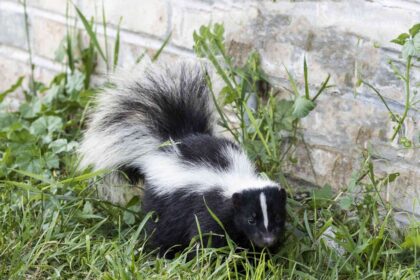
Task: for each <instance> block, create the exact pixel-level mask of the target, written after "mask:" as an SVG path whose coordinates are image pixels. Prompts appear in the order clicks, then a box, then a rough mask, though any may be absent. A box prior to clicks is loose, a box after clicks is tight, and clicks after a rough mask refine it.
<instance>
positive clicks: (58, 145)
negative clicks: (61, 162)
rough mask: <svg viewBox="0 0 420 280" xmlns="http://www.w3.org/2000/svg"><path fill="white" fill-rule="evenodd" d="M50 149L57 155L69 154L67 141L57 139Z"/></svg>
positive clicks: (49, 146) (50, 145)
mask: <svg viewBox="0 0 420 280" xmlns="http://www.w3.org/2000/svg"><path fill="white" fill-rule="evenodd" d="M48 148H49V149H51V150H52V152H53V153H56V154H59V153H62V152H67V139H57V140H55V141H53V142H51V143H50V144H49V145H48Z"/></svg>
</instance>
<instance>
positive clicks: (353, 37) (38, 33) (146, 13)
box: [0, 0, 420, 213]
mask: <svg viewBox="0 0 420 280" xmlns="http://www.w3.org/2000/svg"><path fill="white" fill-rule="evenodd" d="M66 3H67V1H64V0H30V1H28V4H29V8H28V12H29V19H30V30H31V42H32V48H33V51H34V63H35V64H36V66H37V67H36V72H35V75H36V76H37V78H41V79H48V78H49V77H51V75H52V74H53V73H54V71H59V69H60V67H59V66H58V67H57V66H56V65H55V64H53V62H52V60H53V59H54V56H55V55H54V52H55V49H56V48H57V46H58V44H59V43H60V40H61V38H62V37H63V36H64V33H65V24H66V18H65V14H66ZM75 3H76V4H77V5H78V6H79V7H80V8H81V10H82V11H83V13H84V14H85V15H86V17H88V18H90V17H91V16H94V17H95V21H96V22H97V23H98V24H99V25H98V29H97V30H98V33H99V34H98V39H99V41H100V43H101V44H102V45H103V42H104V37H103V31H102V26H101V25H100V22H101V21H102V18H101V17H102V1H99V0H95V1H93V0H92V1H91V0H78V1H75ZM104 10H105V12H106V15H107V22H108V23H109V27H108V35H109V42H108V43H109V49H110V52H112V51H111V50H112V49H113V43H114V40H115V33H116V26H117V24H118V22H119V20H120V16H123V21H122V25H121V26H122V33H121V48H120V49H121V51H120V63H119V65H120V66H130V65H133V63H134V61H135V60H136V59H137V58H138V57H139V56H140V55H141V54H142V53H143V52H144V51H145V52H146V54H148V55H149V56H152V55H153V54H154V53H155V52H156V51H157V49H158V48H159V47H160V45H161V43H162V42H163V40H164V39H165V38H166V36H167V34H169V32H171V31H172V37H171V41H170V43H169V45H168V46H167V48H166V49H165V50H164V52H163V53H162V56H161V58H162V59H163V60H165V61H168V62H169V63H171V62H173V61H174V59H176V58H179V57H191V56H192V50H191V47H192V45H193V38H192V33H193V31H194V30H197V29H198V28H199V27H200V26H201V25H203V24H208V23H215V22H221V23H224V25H225V29H226V38H227V41H228V47H227V49H228V50H229V52H230V53H231V54H233V55H234V56H235V57H237V62H238V63H243V62H244V61H245V59H246V56H247V54H248V53H249V51H251V50H257V51H258V52H259V53H260V54H261V58H262V65H263V69H264V71H265V72H266V73H267V74H268V76H269V78H270V79H271V81H272V83H273V84H274V85H276V86H278V87H279V88H280V89H284V87H289V85H288V82H287V73H286V71H285V69H284V65H285V66H287V68H288V70H289V71H290V72H291V73H292V74H293V75H294V76H295V77H296V79H297V80H298V81H303V67H302V66H303V59H304V57H305V56H306V58H307V61H308V65H309V80H310V82H311V89H312V90H316V89H317V87H318V85H319V84H320V83H321V82H322V81H323V80H324V78H325V77H326V75H327V74H328V73H329V74H331V82H332V83H333V84H335V85H336V87H335V88H334V89H330V90H329V91H328V92H327V93H326V94H325V95H324V96H321V97H320V98H319V99H318V101H317V104H318V106H317V108H316V110H315V111H313V112H312V113H311V114H310V115H309V116H308V117H307V118H306V119H305V120H304V121H303V122H302V128H303V130H302V132H303V136H304V139H305V141H306V143H307V148H305V147H304V146H303V145H302V146H299V147H298V149H297V151H296V156H297V159H298V164H297V165H293V166H292V165H291V166H287V168H286V170H287V171H288V172H289V173H290V174H291V175H292V176H294V177H296V178H297V179H298V180H299V179H304V181H306V183H308V184H309V185H310V184H316V185H323V184H325V183H329V184H331V185H332V186H333V187H334V188H335V189H337V190H338V189H339V188H342V187H344V186H346V184H347V183H348V181H349V178H350V175H351V173H352V172H353V171H354V170H357V169H358V168H359V167H360V162H361V160H362V158H361V153H362V150H363V149H365V148H367V147H370V148H371V150H372V153H373V157H374V158H375V166H376V171H377V173H378V174H385V173H386V172H400V174H401V176H400V178H399V179H398V180H396V181H395V182H394V183H393V184H391V185H390V186H387V188H386V189H384V191H385V192H384V195H385V198H387V199H389V200H391V201H392V202H393V204H394V205H395V207H397V208H399V209H402V210H406V211H414V212H417V213H420V209H419V205H420V202H419V201H418V200H419V199H420V193H419V192H420V149H418V148H416V149H403V148H402V147H401V146H399V145H397V144H396V143H390V141H389V138H390V136H391V133H392V123H391V122H390V119H389V115H388V113H387V111H386V108H385V107H384V105H383V104H382V103H381V101H380V100H379V98H378V96H377V95H376V94H375V93H374V92H372V91H371V90H370V89H368V88H367V87H366V86H363V87H359V88H355V81H356V72H358V73H359V74H361V75H362V76H363V78H364V79H365V80H367V81H369V82H370V83H371V84H373V85H374V86H375V87H377V88H378V89H379V90H380V91H381V93H382V95H383V96H385V97H386V98H387V100H389V102H390V106H391V108H392V110H394V111H397V112H400V113H401V112H402V109H403V105H404V102H405V100H404V98H405V96H404V90H403V85H402V83H401V81H400V80H398V79H397V78H395V76H394V75H393V72H392V69H391V67H390V66H389V64H388V61H393V62H394V63H395V65H396V66H397V67H402V66H403V65H402V63H401V62H402V60H401V57H400V56H399V48H398V46H396V45H394V44H391V43H390V42H389V41H390V40H392V39H393V38H394V37H396V36H397V35H398V34H400V33H402V32H405V31H406V30H407V29H408V28H409V27H411V26H412V25H413V24H414V23H417V22H418V21H419V20H420V3H419V2H418V1H411V0H371V1H363V0H354V1H346V0H337V1H326V0H325V1H324V0H319V1H310V0H300V1H290V0H277V1H275V2H273V1H269V0H263V1H261V0H220V1H215V0H201V1H200V0H177V1H170V0H142V1H136V0H127V1H113V0H104ZM69 14H70V16H72V15H74V10H72V9H71V8H70V10H69ZM72 21H73V18H71V20H70V22H72ZM23 23H24V18H23V8H22V6H21V5H20V4H18V2H17V1H11V0H3V1H1V2H0V24H1V25H2V30H1V31H0V80H1V81H2V83H0V90H2V89H6V88H8V87H9V86H10V85H11V84H13V82H14V81H15V79H16V78H17V77H18V76H20V75H21V74H28V73H29V67H28V66H27V64H25V63H27V57H25V56H23V55H22V53H21V52H22V50H24V49H25V48H26V38H25V29H24V27H23ZM78 27H79V28H82V25H81V23H80V21H79V23H78ZM84 38H85V39H87V37H86V36H85V37H84ZM5 47H6V48H5ZM13 48H16V52H15V51H13ZM98 66H99V67H98V71H99V72H100V73H104V72H105V71H106V67H105V65H104V63H103V62H102V61H100V62H99V65H98ZM412 78H413V80H414V81H420V70H419V67H416V68H415V69H413V75H412ZM95 79H96V78H95ZM299 86H300V87H301V84H300V85H299ZM216 88H220V85H219V86H216ZM282 94H283V97H284V96H287V92H286V91H283V92H282ZM419 114H420V113H419V112H414V111H412V112H410V114H409V116H408V118H407V120H406V122H405V125H404V129H403V134H404V136H405V137H407V138H408V139H409V140H411V141H412V142H413V143H415V144H416V145H420V124H419V120H420V117H419Z"/></svg>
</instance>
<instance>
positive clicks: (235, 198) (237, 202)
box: [232, 193, 242, 209]
mask: <svg viewBox="0 0 420 280" xmlns="http://www.w3.org/2000/svg"><path fill="white" fill-rule="evenodd" d="M232 204H233V207H234V208H235V209H238V208H239V206H241V204H242V194H241V193H234V194H233V195H232Z"/></svg>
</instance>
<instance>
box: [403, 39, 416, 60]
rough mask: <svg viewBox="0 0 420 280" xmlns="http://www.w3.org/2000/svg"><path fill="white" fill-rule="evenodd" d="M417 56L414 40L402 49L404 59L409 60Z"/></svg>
mask: <svg viewBox="0 0 420 280" xmlns="http://www.w3.org/2000/svg"><path fill="white" fill-rule="evenodd" d="M415 54H416V48H415V47H414V42H413V40H407V41H406V42H405V44H404V45H403V48H402V57H403V58H404V59H408V57H409V56H414V55H415Z"/></svg>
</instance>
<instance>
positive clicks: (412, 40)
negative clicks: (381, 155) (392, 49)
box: [358, 23, 420, 147]
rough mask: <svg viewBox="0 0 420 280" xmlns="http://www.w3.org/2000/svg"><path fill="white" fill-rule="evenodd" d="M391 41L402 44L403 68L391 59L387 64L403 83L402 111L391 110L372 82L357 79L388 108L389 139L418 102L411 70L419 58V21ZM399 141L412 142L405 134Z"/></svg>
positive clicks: (398, 130)
mask: <svg viewBox="0 0 420 280" xmlns="http://www.w3.org/2000/svg"><path fill="white" fill-rule="evenodd" d="M391 42H393V43H395V44H398V45H400V46H402V48H401V56H402V59H403V61H404V64H405V69H404V70H402V69H399V67H397V66H396V65H395V63H393V62H392V61H391V60H390V61H389V64H390V66H391V68H392V70H393V72H394V75H395V76H396V77H397V78H398V79H400V80H401V81H402V82H403V84H404V93H405V102H404V111H403V113H402V115H401V116H400V115H399V114H398V113H396V112H393V111H392V110H391V108H390V106H389V104H388V102H387V101H386V99H385V98H384V97H383V96H382V94H381V93H380V91H379V90H378V89H376V88H375V87H374V86H373V85H372V84H370V83H369V82H366V81H365V80H363V79H362V78H361V79H359V82H358V83H359V84H365V85H366V86H368V87H369V88H370V89H371V90H373V92H375V93H376V94H377V95H378V97H379V98H380V100H381V101H382V103H383V104H384V105H385V107H386V109H387V110H388V112H389V114H390V117H391V121H392V122H393V123H395V125H394V127H393V133H392V136H391V141H394V139H395V137H396V136H397V135H398V134H399V132H400V131H401V129H402V128H403V125H404V121H405V120H406V118H407V114H408V112H409V110H410V109H414V110H417V109H415V108H416V106H417V104H418V103H419V102H420V99H419V98H418V95H417V89H416V88H417V87H418V84H417V85H412V83H413V82H412V77H411V76H412V75H411V70H412V67H413V61H414V60H416V59H417V61H419V59H420V23H418V24H415V25H414V26H413V27H411V28H410V30H409V32H408V33H402V34H400V35H399V36H398V37H397V38H395V39H393V40H392V41H391ZM399 142H400V143H401V144H402V145H404V146H405V147H411V146H412V144H413V143H412V142H411V140H409V139H407V138H406V137H405V136H402V137H401V138H400V139H399Z"/></svg>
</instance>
